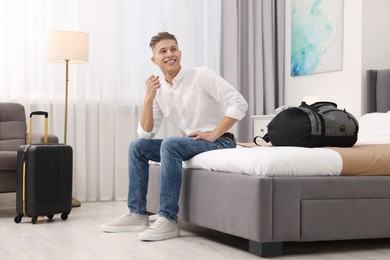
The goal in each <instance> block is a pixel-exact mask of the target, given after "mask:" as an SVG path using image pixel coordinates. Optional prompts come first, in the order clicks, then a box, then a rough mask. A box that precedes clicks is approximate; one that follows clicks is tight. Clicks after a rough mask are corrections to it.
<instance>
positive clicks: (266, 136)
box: [253, 133, 270, 146]
mask: <svg viewBox="0 0 390 260" xmlns="http://www.w3.org/2000/svg"><path fill="white" fill-rule="evenodd" d="M257 138H261V139H263V140H264V141H265V142H266V143H269V141H270V139H269V136H268V133H266V134H265V135H264V136H260V135H258V136H255V138H253V142H254V143H255V144H256V145H258V146H261V145H260V144H258V143H257V141H256V140H257Z"/></svg>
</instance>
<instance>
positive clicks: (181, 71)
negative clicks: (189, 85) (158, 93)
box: [164, 67, 187, 86]
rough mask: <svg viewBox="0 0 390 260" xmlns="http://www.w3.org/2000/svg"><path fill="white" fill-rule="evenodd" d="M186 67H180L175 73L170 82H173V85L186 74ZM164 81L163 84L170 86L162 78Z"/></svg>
mask: <svg viewBox="0 0 390 260" xmlns="http://www.w3.org/2000/svg"><path fill="white" fill-rule="evenodd" d="M186 71H187V70H186V69H184V68H183V67H181V69H180V71H179V73H177V75H176V76H175V77H174V78H173V80H172V83H173V86H176V85H177V84H179V83H180V81H181V80H182V79H183V78H184V75H185V74H186ZM164 82H165V84H167V85H168V86H171V84H169V83H168V82H167V81H166V80H165V79H164Z"/></svg>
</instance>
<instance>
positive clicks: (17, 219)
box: [14, 215, 22, 223]
mask: <svg viewBox="0 0 390 260" xmlns="http://www.w3.org/2000/svg"><path fill="white" fill-rule="evenodd" d="M14 221H15V223H20V221H22V215H17V216H16V217H15V218H14Z"/></svg>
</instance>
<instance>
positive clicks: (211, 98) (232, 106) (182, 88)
mask: <svg viewBox="0 0 390 260" xmlns="http://www.w3.org/2000/svg"><path fill="white" fill-rule="evenodd" d="M160 81H161V82H160V83H161V87H160V88H159V89H158V90H157V94H156V97H155V99H154V101H153V117H154V128H153V130H152V131H151V132H146V131H145V130H144V129H143V128H142V126H141V124H140V123H139V124H138V129H137V132H138V135H139V137H140V138H145V139H151V138H153V137H154V136H155V134H156V133H157V131H158V129H159V128H160V126H161V123H162V121H163V119H164V117H166V118H167V119H168V120H169V121H170V122H171V123H172V124H173V125H174V126H175V127H176V128H177V129H179V131H180V132H181V133H182V135H183V136H184V135H186V134H188V133H190V132H195V131H197V130H200V131H203V132H211V131H212V130H214V129H215V127H216V126H217V125H218V124H219V123H220V122H221V120H222V118H223V117H224V116H228V117H231V118H234V119H237V120H241V119H242V118H243V117H244V116H245V113H246V111H247V109H248V103H247V102H246V101H245V99H244V98H243V96H242V95H241V94H240V93H239V92H238V91H237V90H236V89H235V88H234V87H233V86H232V85H230V84H229V83H228V82H227V81H226V80H225V79H223V78H222V77H221V76H219V75H218V74H216V73H215V72H213V71H211V70H210V69H208V68H204V67H201V68H182V69H181V70H180V72H179V73H178V74H177V75H176V77H175V78H174V79H173V81H172V83H173V84H172V85H171V84H169V83H168V82H166V81H165V80H163V79H162V80H160Z"/></svg>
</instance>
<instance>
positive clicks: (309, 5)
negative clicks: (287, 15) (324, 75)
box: [291, 0, 344, 76]
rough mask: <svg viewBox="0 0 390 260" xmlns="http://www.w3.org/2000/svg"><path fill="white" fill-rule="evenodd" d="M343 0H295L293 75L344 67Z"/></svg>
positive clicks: (292, 49) (293, 14)
mask: <svg viewBox="0 0 390 260" xmlns="http://www.w3.org/2000/svg"><path fill="white" fill-rule="evenodd" d="M343 12H344V0H292V2H291V76H301V75H307V74H314V73H319V72H327V71H336V70H341V69H342V68H343Z"/></svg>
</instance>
